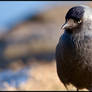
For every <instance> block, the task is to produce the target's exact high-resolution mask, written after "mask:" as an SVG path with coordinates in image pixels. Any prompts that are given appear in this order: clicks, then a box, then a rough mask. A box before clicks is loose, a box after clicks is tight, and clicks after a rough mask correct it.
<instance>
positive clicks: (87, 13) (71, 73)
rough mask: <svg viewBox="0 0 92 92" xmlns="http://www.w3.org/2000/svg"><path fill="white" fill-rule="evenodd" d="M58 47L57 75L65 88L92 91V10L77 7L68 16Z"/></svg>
mask: <svg viewBox="0 0 92 92" xmlns="http://www.w3.org/2000/svg"><path fill="white" fill-rule="evenodd" d="M61 28H62V29H64V33H63V34H62V35H61V37H60V39H59V42H58V44H57V46H56V66H57V74H58V76H59V78H60V80H61V81H62V82H63V84H64V85H65V87H66V88H67V85H69V84H70V83H71V84H73V85H74V86H75V87H76V88H77V90H79V89H83V88H86V89H88V90H92V9H91V8H90V7H88V6H85V5H79V6H74V7H72V8H71V9H69V11H68V12H67V14H66V16H65V24H64V25H62V27H61Z"/></svg>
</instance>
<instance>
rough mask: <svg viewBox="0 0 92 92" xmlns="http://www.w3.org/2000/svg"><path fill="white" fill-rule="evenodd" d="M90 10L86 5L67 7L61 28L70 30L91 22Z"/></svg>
mask: <svg viewBox="0 0 92 92" xmlns="http://www.w3.org/2000/svg"><path fill="white" fill-rule="evenodd" d="M91 13H92V11H91V8H90V7H88V6H84V5H80V6H75V7H72V8H71V9H69V11H68V12H67V14H66V16H65V23H64V24H63V25H62V27H61V28H63V29H65V30H71V31H73V29H76V28H78V29H79V28H80V27H81V26H83V24H87V23H89V24H90V23H92V14H91Z"/></svg>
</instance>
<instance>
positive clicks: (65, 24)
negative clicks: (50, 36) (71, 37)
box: [61, 22, 70, 29]
mask: <svg viewBox="0 0 92 92" xmlns="http://www.w3.org/2000/svg"><path fill="white" fill-rule="evenodd" d="M69 27H70V25H69V23H67V22H65V23H64V24H63V25H62V26H61V29H67V28H69Z"/></svg>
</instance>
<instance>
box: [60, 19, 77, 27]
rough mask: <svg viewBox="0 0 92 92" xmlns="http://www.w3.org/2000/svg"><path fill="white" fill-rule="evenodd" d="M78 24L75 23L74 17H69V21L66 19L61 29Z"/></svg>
mask: <svg viewBox="0 0 92 92" xmlns="http://www.w3.org/2000/svg"><path fill="white" fill-rule="evenodd" d="M75 26H76V24H75V23H74V20H73V19H69V20H68V21H66V22H65V23H64V24H63V25H62V26H61V29H71V28H73V27H75Z"/></svg>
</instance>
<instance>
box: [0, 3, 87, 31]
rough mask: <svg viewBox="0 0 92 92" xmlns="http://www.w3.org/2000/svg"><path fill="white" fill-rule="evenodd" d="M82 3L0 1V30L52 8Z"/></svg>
mask: <svg viewBox="0 0 92 92" xmlns="http://www.w3.org/2000/svg"><path fill="white" fill-rule="evenodd" d="M85 3H87V2H84V1H57V2H56V1H18V2H17V1H1V2H0V29H8V28H11V27H12V26H13V25H16V24H17V23H20V22H22V21H24V20H25V19H26V18H27V17H29V16H30V17H31V16H34V15H35V14H37V13H40V12H43V11H45V10H47V9H49V8H51V7H53V6H62V5H70V4H78V5H79V4H85ZM0 31H1V30H0Z"/></svg>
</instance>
